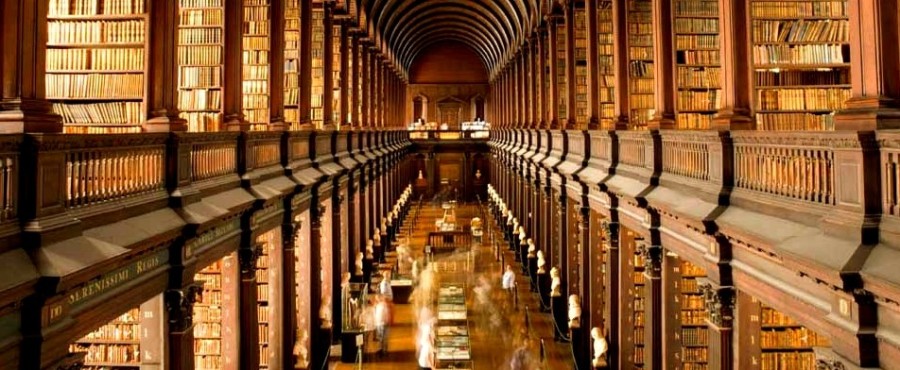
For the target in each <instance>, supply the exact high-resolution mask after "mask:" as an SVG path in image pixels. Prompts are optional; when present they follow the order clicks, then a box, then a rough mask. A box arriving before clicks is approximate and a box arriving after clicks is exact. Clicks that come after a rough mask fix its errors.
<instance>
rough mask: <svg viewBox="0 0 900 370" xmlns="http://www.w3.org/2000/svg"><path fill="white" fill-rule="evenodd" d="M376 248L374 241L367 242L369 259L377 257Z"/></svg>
mask: <svg viewBox="0 0 900 370" xmlns="http://www.w3.org/2000/svg"><path fill="white" fill-rule="evenodd" d="M374 246H375V244H374V242H373V241H372V239H369V241H368V242H366V256H368V258H372V257H373V256H375V248H374ZM360 254H362V253H360Z"/></svg>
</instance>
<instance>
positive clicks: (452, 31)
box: [351, 0, 546, 78]
mask: <svg viewBox="0 0 900 370" xmlns="http://www.w3.org/2000/svg"><path fill="white" fill-rule="evenodd" d="M351 1H354V0H351ZM355 1H359V4H360V9H362V10H363V11H365V12H366V14H367V16H368V22H367V23H368V24H367V25H366V26H367V27H366V28H367V29H368V30H369V31H370V32H371V33H374V34H370V35H369V36H370V37H371V38H372V39H373V40H380V41H381V42H382V43H383V44H384V45H386V47H387V48H388V49H389V50H388V51H386V54H389V55H391V56H392V57H393V60H394V61H395V62H396V64H397V67H399V68H400V69H402V70H403V71H404V73H407V72H408V71H409V69H410V67H411V66H412V63H413V62H415V60H416V59H417V58H418V57H419V54H421V53H422V52H423V51H424V50H426V49H427V48H428V47H429V46H431V45H433V44H434V43H436V42H439V41H445V40H452V41H459V42H462V43H465V44H467V45H469V46H470V47H471V48H472V50H474V51H475V53H476V54H477V55H478V56H479V57H480V58H481V59H482V62H483V63H484V65H485V68H486V69H487V70H488V71H490V73H491V77H492V78H493V75H494V74H495V73H496V72H497V70H498V69H499V68H501V67H502V66H503V65H504V64H505V63H506V62H507V60H508V59H509V57H510V56H511V55H512V53H514V52H515V51H516V49H517V48H518V47H519V45H520V44H522V43H523V42H524V41H525V40H526V39H527V37H528V35H529V34H530V33H531V31H532V29H533V28H534V26H535V25H536V23H535V22H538V21H539V20H540V19H541V17H540V14H539V13H538V12H539V6H538V0H355ZM543 1H546V0H543Z"/></svg>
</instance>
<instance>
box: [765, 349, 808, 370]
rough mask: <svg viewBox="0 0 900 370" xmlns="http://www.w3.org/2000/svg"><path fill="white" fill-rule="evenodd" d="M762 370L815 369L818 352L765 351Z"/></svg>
mask: <svg viewBox="0 0 900 370" xmlns="http://www.w3.org/2000/svg"><path fill="white" fill-rule="evenodd" d="M759 365H760V367H759V368H760V370H796V369H815V368H816V354H815V353H813V352H777V353H763V354H762V356H761V357H760V363H759Z"/></svg>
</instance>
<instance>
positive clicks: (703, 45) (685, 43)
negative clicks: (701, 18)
mask: <svg viewBox="0 0 900 370" xmlns="http://www.w3.org/2000/svg"><path fill="white" fill-rule="evenodd" d="M718 48H719V36H718V35H677V36H675V49H677V50H686V49H716V50H717V49H718Z"/></svg>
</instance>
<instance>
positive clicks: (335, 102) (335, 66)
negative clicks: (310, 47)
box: [331, 24, 346, 125]
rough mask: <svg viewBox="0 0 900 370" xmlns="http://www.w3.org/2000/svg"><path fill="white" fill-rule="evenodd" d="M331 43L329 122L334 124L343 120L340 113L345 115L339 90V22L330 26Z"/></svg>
mask: <svg viewBox="0 0 900 370" xmlns="http://www.w3.org/2000/svg"><path fill="white" fill-rule="evenodd" d="M332 30H333V31H332V32H331V35H332V40H333V41H332V43H331V49H332V50H333V52H332V54H331V66H332V68H331V75H332V76H333V77H332V79H331V81H332V89H331V123H332V124H334V125H339V124H340V123H342V122H344V119H343V117H341V116H342V115H346V112H341V94H342V93H344V92H343V91H341V42H343V41H342V40H341V26H340V25H339V24H337V25H334V26H332Z"/></svg>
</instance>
